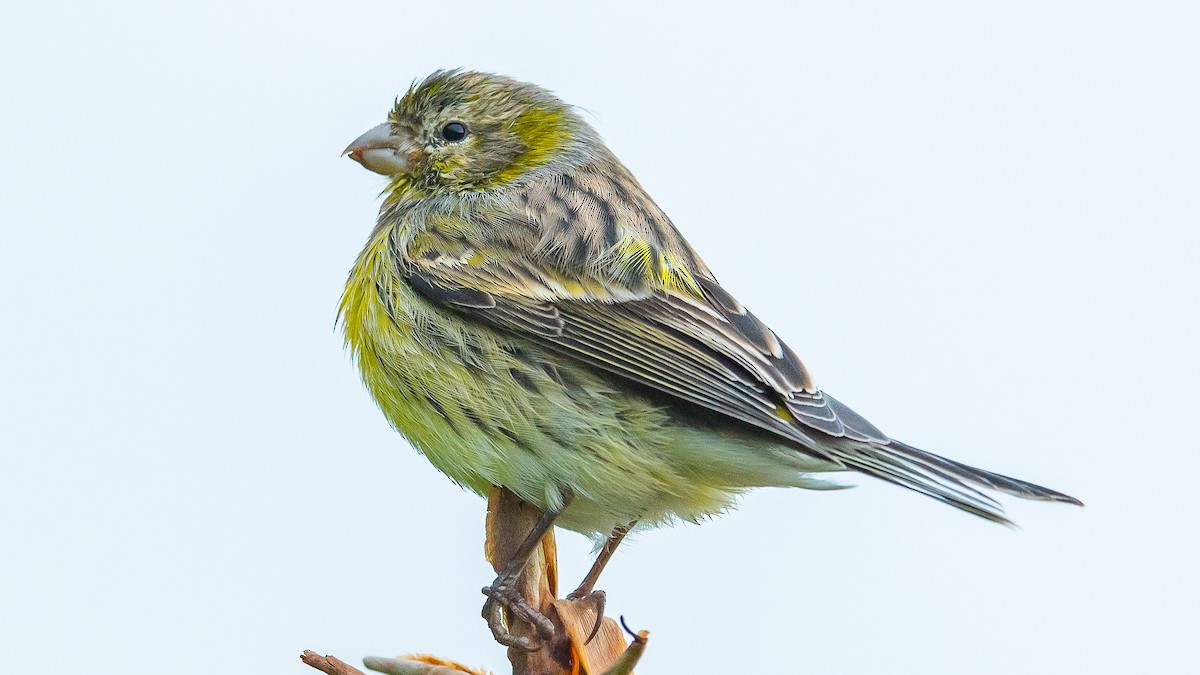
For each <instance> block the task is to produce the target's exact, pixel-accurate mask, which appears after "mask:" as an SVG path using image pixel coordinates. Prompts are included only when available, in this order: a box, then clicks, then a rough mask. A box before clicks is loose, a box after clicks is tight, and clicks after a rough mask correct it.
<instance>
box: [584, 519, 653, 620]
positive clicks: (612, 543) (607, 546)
mask: <svg viewBox="0 0 1200 675" xmlns="http://www.w3.org/2000/svg"><path fill="white" fill-rule="evenodd" d="M636 524H637V521H636V520H635V521H633V522H632V523H630V524H628V525H625V526H623V527H618V528H617V529H615V530H613V531H612V534H610V535H608V540H607V541H605V542H604V546H602V547H601V548H600V554H599V555H597V556H596V562H594V563H592V568H591V569H590V570H588V573H587V576H585V577H584V578H583V582H582V583H580V584H579V588H576V589H575V590H573V591H571V594H570V595H568V596H567V599H568V600H578V599H580V598H582V597H585V596H588V595H591V594H592V589H593V588H595V587H596V582H597V581H599V580H600V573H601V572H603V571H604V566H605V565H607V564H608V561H609V560H610V559H612V557H613V554H614V553H616V552H617V547H618V546H620V545H621V541H622V540H623V539H625V535H627V534H629V530H630V529H632V528H633V526H634V525H636Z"/></svg>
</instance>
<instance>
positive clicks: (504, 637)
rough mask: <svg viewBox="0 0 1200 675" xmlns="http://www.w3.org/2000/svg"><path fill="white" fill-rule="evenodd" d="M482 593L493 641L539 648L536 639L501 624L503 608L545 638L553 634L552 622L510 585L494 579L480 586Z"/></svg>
mask: <svg viewBox="0 0 1200 675" xmlns="http://www.w3.org/2000/svg"><path fill="white" fill-rule="evenodd" d="M483 594H484V595H486V596H487V598H488V599H487V602H485V603H483V618H484V619H487V623H488V628H490V629H491V630H492V637H494V638H495V639H496V642H499V643H500V644H502V645H504V646H505V647H513V648H515V649H520V650H521V651H526V652H536V651H537V650H539V649H541V648H542V645H541V643H540V642H537V641H534V640H531V639H530V638H528V637H525V636H519V635H513V634H512V632H511V631H510V630H509V629H508V626H506V625H505V621H504V610H505V609H507V610H508V611H509V612H511V613H512V614H513V615H514V616H517V617H520V618H521V619H524V620H525V621H527V622H528V623H529V624H530V625H531V626H533V627H534V630H536V631H537V633H538V635H540V636H541V637H542V638H543V639H545V640H549V639H550V638H552V637H554V623H553V622H551V621H550V619H548V618H546V616H545V615H544V614H542V613H541V612H539V611H537V610H536V609H534V608H533V607H532V606H530V604H529V603H528V602H526V601H525V598H523V597H521V594H520V593H519V592H518V591H517V590H516V589H515V588H513V587H512V586H510V585H508V584H506V583H503V582H501V581H500V580H497V582H496V583H494V584H492V585H491V586H484V587H483ZM589 639H590V638H589Z"/></svg>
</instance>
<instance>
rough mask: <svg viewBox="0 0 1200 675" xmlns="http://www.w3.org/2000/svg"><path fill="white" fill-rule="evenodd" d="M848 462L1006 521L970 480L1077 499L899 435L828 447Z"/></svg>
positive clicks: (1029, 495) (1034, 495)
mask: <svg viewBox="0 0 1200 675" xmlns="http://www.w3.org/2000/svg"><path fill="white" fill-rule="evenodd" d="M833 455H834V457H835V458H836V460H838V461H840V462H841V463H843V464H845V465H846V466H847V467H848V468H852V469H855V470H857V471H860V472H862V473H865V474H868V475H870V476H874V477H876V478H879V479H882V480H885V481H888V482H889V483H894V484H896V485H900V486H901V487H905V488H908V489H909V490H913V491H915V492H918V493H921V494H923V495H926V496H928V497H932V498H934V499H936V500H938V501H940V502H942V503H945V504H949V505H950V506H953V507H955V508H958V509H961V510H963V511H966V512H967V513H970V514H973V515H976V516H979V517H980V518H984V519H987V520H990V521H992V522H996V523H1001V524H1003V525H1009V526H1012V525H1013V522H1012V521H1011V520H1009V519H1008V518H1007V517H1006V516H1005V515H1004V509H1003V507H1001V505H1000V503H999V502H997V501H996V500H995V499H993V498H991V497H990V496H988V495H987V494H984V493H983V492H982V491H980V490H979V489H977V488H976V487H975V486H979V487H982V488H987V489H991V490H996V491H998V492H1004V493H1007V494H1011V495H1015V496H1017V497H1020V498H1022V499H1036V500H1041V501H1055V502H1065V503H1068V504H1076V505H1078V506H1083V502H1081V501H1079V500H1078V499H1075V498H1074V497H1071V496H1069V495H1065V494H1063V493H1061V492H1057V491H1055V490H1051V489H1049V488H1045V487H1042V486H1040V485H1035V484H1033V483H1029V482H1026V481H1023V480H1018V479H1016V478H1010V477H1008V476H1003V475H1001V474H998V473H992V472H991V471H984V470H983V469H977V468H975V467H973V466H968V465H966V464H962V463H960V462H955V461H954V460H951V459H946V458H945V457H941V456H939V455H935V454H933V453H931V452H926V451H924V450H919V449H917V448H914V447H912V446H910V445H907V444H905V443H901V442H900V441H896V440H891V441H889V442H888V443H886V444H884V443H861V442H848V443H843V444H840V445H839V446H838V447H837V449H836V451H835V452H834V453H833Z"/></svg>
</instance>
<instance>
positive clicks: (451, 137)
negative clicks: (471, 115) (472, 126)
mask: <svg viewBox="0 0 1200 675" xmlns="http://www.w3.org/2000/svg"><path fill="white" fill-rule="evenodd" d="M466 137H467V125H465V124H463V123H462V122H451V123H449V124H447V125H446V126H444V127H442V138H444V139H446V140H448V141H450V142H451V143H457V142H459V141H461V140H462V139H464V138H466Z"/></svg>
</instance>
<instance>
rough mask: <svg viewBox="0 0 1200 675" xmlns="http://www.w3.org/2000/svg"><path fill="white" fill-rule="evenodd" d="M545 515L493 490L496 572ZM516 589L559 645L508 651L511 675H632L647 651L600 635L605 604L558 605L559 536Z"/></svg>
mask: <svg viewBox="0 0 1200 675" xmlns="http://www.w3.org/2000/svg"><path fill="white" fill-rule="evenodd" d="M540 515H541V514H540V512H539V511H538V510H537V509H536V508H534V507H533V506H531V505H529V504H527V503H525V502H523V501H521V499H520V498H518V497H517V496H516V495H515V494H513V493H511V492H509V491H508V490H506V489H503V488H498V487H497V488H493V489H492V492H491V494H490V495H488V515H487V527H486V529H487V541H486V544H485V547H484V552H485V555H486V556H487V559H488V560H489V561H490V562H491V563H492V566H493V567H494V568H495V569H496V570H497V572H499V571H500V570H501V569H502V568H503V566H504V565H505V563H506V562H507V561H508V560H509V558H510V557H511V553H512V551H514V550H515V549H516V547H517V546H518V544H519V543H520V542H521V541H523V540H524V539H525V537H526V535H528V534H529V532H530V531H532V530H533V528H534V524H535V523H536V522H537V520H538V517H539V516H540ZM518 587H519V588H520V589H521V594H522V596H523V597H524V598H525V601H526V602H527V603H528V604H529V605H530V606H531V607H533V608H535V609H537V610H538V611H539V612H541V613H542V614H543V615H544V616H546V617H547V618H549V619H550V621H551V622H552V623H553V624H554V637H553V638H551V639H549V640H543V643H542V648H541V649H539V650H538V651H535V652H526V651H522V650H520V649H509V650H508V659H509V661H510V662H511V663H512V667H513V675H632V673H633V667H634V666H635V665H636V664H637V662H638V660H639V659H641V657H642V653H643V652H644V651H645V649H646V641H647V636H648V635H649V633H647V632H646V631H638V632H637V633H634V632H633V631H628V632H629V635H630V637H632V638H633V642H632V643H630V644H629V646H628V647H626V644H625V635H624V633H623V632H622V630H621V626H619V625H617V622H615V621H613V620H612V619H609V618H604V617H600V621H599V624H598V625H599V628H596V626H597V616H596V614H597V613H598V612H599V611H601V610H602V606H601V604H599V603H596V602H594V601H589V600H587V599H586V598H585V599H583V600H578V601H576V600H561V599H559V598H558V559H557V549H556V546H555V541H554V530H553V529H551V530H550V532H548V533H547V534H546V535H545V536H544V537H543V538H542V545H541V546H540V547H538V548H537V549H536V550H535V551H534V553H533V555H532V556H530V559H529V562H528V563H527V564H526V566H525V569H524V570H523V571H522V573H521V577H520V579H519V581H518ZM509 622H510V624H509V628H510V630H511V631H512V632H513V634H515V635H529V636H533V635H534V629H533V627H532V626H529V625H528V624H526V623H525V622H524V621H520V620H516V619H514V618H512V617H510V618H509ZM626 630H628V629H626ZM593 631H594V632H595V634H594V635H592V633H593ZM535 639H536V636H535ZM300 658H301V660H303V661H304V662H305V663H307V664H308V665H310V666H312V667H313V668H316V669H317V670H320V671H321V672H323V673H326V675H364V674H363V672H362V671H360V670H358V669H357V668H355V667H353V666H351V665H349V664H347V663H345V662H343V661H340V660H338V659H336V658H334V657H332V656H320V655H318V654H317V653H316V652H313V651H305V652H304V655H303V656H301V657H300ZM363 663H364V664H365V665H366V667H367V668H370V669H371V670H374V671H378V672H382V673H387V674H388V675H462V674H463V673H470V674H471V675H486V673H484V672H483V671H479V670H473V669H471V668H468V667H467V666H464V665H462V664H460V663H457V662H454V661H449V660H446V659H440V658H437V657H433V656H426V655H408V656H402V657H399V658H396V659H389V658H382V657H375V656H372V657H367V658H366V659H364V660H363Z"/></svg>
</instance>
